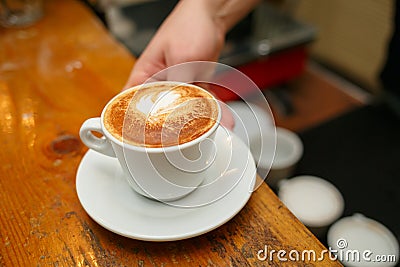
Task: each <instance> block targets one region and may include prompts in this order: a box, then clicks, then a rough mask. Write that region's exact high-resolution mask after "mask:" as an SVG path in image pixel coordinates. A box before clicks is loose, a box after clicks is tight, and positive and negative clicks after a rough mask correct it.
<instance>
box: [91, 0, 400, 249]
mask: <svg viewBox="0 0 400 267" xmlns="http://www.w3.org/2000/svg"><path fill="white" fill-rule="evenodd" d="M85 2H86V3H87V4H88V6H89V7H90V8H92V10H93V11H94V12H96V13H97V14H98V16H99V18H100V19H101V20H102V21H103V22H104V24H105V25H106V27H107V28H108V29H109V30H110V32H111V33H112V34H113V35H114V36H115V38H117V39H118V40H120V41H121V42H122V43H123V44H124V45H125V46H126V47H127V48H128V49H129V50H130V51H131V52H132V54H134V55H135V56H140V54H141V52H142V51H143V49H144V48H145V47H146V45H147V43H148V42H149V40H150V39H151V37H152V36H153V34H154V33H155V31H156V30H157V28H158V27H159V25H160V24H161V23H162V21H163V20H164V19H165V17H166V16H167V15H168V14H169V12H170V11H171V10H172V9H173V7H174V6H175V5H176V3H177V1H176V0H162V1H161V0H159V1H155V0H147V1H143V0H142V1H141V0H135V1H134V0H131V1H129V0H103V1H90V0H87V1H85ZM395 6H396V0H379V1H376V0H352V1H347V0H335V1H327V0H323V1H321V0H269V1H262V2H261V3H260V5H259V6H258V7H257V8H256V9H255V10H254V11H253V12H252V13H251V14H249V15H248V16H247V17H246V18H244V19H243V20H242V21H241V22H240V23H239V24H238V25H236V26H235V28H233V29H232V30H231V31H230V32H229V33H228V35H227V41H226V45H225V48H224V50H223V53H222V55H221V58H220V62H221V63H225V64H228V65H231V66H233V67H235V68H237V69H239V70H240V71H242V72H244V73H245V74H246V75H248V76H249V77H250V78H251V79H252V80H253V81H254V82H255V83H256V84H257V85H258V86H259V87H260V88H261V89H262V90H263V93H264V95H265V96H266V98H267V100H268V102H269V104H270V105H271V109H272V112H273V114H274V119H275V124H276V125H277V126H280V127H283V128H286V129H289V130H291V131H293V132H295V133H297V134H298V135H299V137H300V139H301V141H302V142H303V145H304V154H303V156H302V158H301V159H300V161H299V163H298V165H297V167H296V170H295V172H294V173H293V174H292V175H293V176H295V175H301V174H308V175H315V176H319V177H322V178H323V179H325V180H327V181H329V182H331V183H332V184H333V185H334V186H336V187H337V189H338V190H339V191H340V192H341V194H342V195H343V198H344V200H345V209H344V212H343V216H350V215H353V214H354V213H362V214H364V215H365V216H367V217H369V218H372V219H374V220H376V221H378V222H381V223H383V224H384V225H385V226H386V227H388V229H390V230H391V231H392V232H393V234H394V235H395V237H396V239H397V240H399V237H400V216H399V211H400V164H399V163H400V162H399V158H400V157H399V156H398V154H399V151H400V138H399V136H400V124H399V122H400V121H399V116H398V115H396V114H398V113H396V110H400V106H399V105H400V104H399V103H400V101H398V99H396V97H395V98H394V100H393V98H392V93H390V94H389V95H390V96H388V95H387V94H386V92H387V91H388V90H387V89H388V88H385V86H384V85H383V83H382V80H381V76H380V75H381V72H382V70H383V68H384V65H385V62H386V59H387V57H388V46H389V42H390V40H391V37H392V35H393V31H394V23H393V22H394V16H395ZM149 14H151V15H149ZM205 38H206V37H205ZM399 74H400V72H399ZM398 79H399V78H398ZM396 82H397V84H399V82H398V80H397V81H396ZM395 89H396V88H395ZM397 89H399V90H400V88H397ZM390 90H391V92H393V88H391V89H390ZM399 90H397V91H396V90H394V95H395V96H396V95H397V96H398V91H399ZM249 93H251V92H249ZM218 94H219V96H220V98H221V99H223V100H225V101H236V100H238V99H237V97H236V95H235V94H232V93H230V92H224V91H220V92H218ZM255 102H257V100H255ZM287 178H290V177H287ZM316 201H318V200H316ZM320 239H321V241H322V242H324V243H325V244H326V236H324V235H323V236H320Z"/></svg>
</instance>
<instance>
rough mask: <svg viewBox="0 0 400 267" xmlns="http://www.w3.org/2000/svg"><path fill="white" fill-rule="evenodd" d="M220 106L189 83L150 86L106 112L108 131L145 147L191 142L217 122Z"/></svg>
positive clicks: (123, 96)
mask: <svg viewBox="0 0 400 267" xmlns="http://www.w3.org/2000/svg"><path fill="white" fill-rule="evenodd" d="M218 114H219V106H218V103H217V101H216V100H215V99H214V98H213V97H212V95H211V94H210V93H208V92H207V91H205V90H203V89H201V88H200V87H196V86H193V85H188V84H178V83H175V84H174V83H170V84H169V83H165V84H153V85H152V84H148V85H143V86H142V87H139V88H137V89H131V90H127V91H126V92H123V93H122V94H120V95H119V96H118V97H116V98H115V99H114V100H113V101H112V102H110V103H109V104H108V105H107V107H106V109H105V112H104V116H103V123H104V126H105V128H106V129H107V131H108V132H110V133H111V134H112V135H113V136H114V137H115V138H117V139H118V140H120V141H121V142H122V141H123V142H126V143H128V144H131V145H135V146H141V147H148V148H152V147H168V146H175V145H180V144H184V143H187V142H190V141H192V140H195V139H197V138H198V137H200V136H202V135H203V134H204V133H206V132H207V131H209V130H210V129H211V128H212V127H213V126H214V125H215V123H217V120H218Z"/></svg>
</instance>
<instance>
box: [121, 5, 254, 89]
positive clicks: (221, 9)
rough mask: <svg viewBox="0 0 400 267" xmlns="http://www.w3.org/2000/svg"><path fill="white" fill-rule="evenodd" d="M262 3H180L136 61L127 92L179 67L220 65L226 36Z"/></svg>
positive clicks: (127, 85) (126, 86) (127, 84)
mask: <svg viewBox="0 0 400 267" xmlns="http://www.w3.org/2000/svg"><path fill="white" fill-rule="evenodd" d="M259 1H260V0H247V1H243V0H182V1H180V2H179V3H178V4H177V6H176V7H175V8H174V10H173V11H172V12H171V14H170V15H169V16H168V17H167V18H166V20H165V21H164V22H163V24H162V25H161V26H160V28H159V29H158V31H157V33H156V34H155V36H154V37H153V38H152V40H151V41H150V43H149V44H148V46H147V47H146V49H145V50H144V51H143V53H142V55H141V56H140V57H139V58H138V60H137V61H136V64H135V66H134V68H133V70H132V72H131V74H130V77H129V79H128V81H127V83H126V85H125V88H128V87H131V86H133V85H137V84H140V83H143V82H145V81H146V80H147V79H148V78H150V77H151V76H152V75H153V74H155V73H157V72H159V71H161V70H163V69H165V68H167V67H169V66H173V65H176V64H179V63H184V62H188V61H198V60H199V61H217V60H218V57H219V55H220V52H221V50H222V48H223V46H224V41H225V35H226V33H227V32H228V31H229V30H230V29H231V28H232V27H233V26H234V25H235V24H236V23H237V22H238V21H239V20H240V19H242V18H243V17H244V16H246V15H247V14H248V13H249V12H250V11H251V10H252V9H253V8H254V7H255V6H256V4H257V3H258V2H259Z"/></svg>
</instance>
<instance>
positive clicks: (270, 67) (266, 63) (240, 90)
mask: <svg viewBox="0 0 400 267" xmlns="http://www.w3.org/2000/svg"><path fill="white" fill-rule="evenodd" d="M307 56H308V53H307V47H306V46H305V45H303V46H298V47H294V48H290V49H286V50H283V51H280V52H277V53H275V54H271V55H269V56H267V57H264V58H260V59H259V60H255V61H252V62H249V63H247V64H244V65H240V66H236V67H235V68H236V69H237V70H239V71H241V72H242V73H244V74H245V75H247V76H248V77H249V78H250V79H251V80H252V81H253V82H254V84H255V85H256V86H257V87H256V86H253V87H252V86H250V87H249V86H248V85H249V82H248V80H247V81H245V80H243V79H241V78H240V77H238V75H237V74H235V73H233V72H232V73H230V72H229V73H228V72H227V73H223V74H222V75H219V76H218V77H217V83H218V84H224V85H229V86H226V87H227V88H231V90H230V89H227V88H223V87H221V86H216V85H209V89H210V90H211V91H212V92H213V93H214V94H215V95H217V96H218V97H219V98H220V99H221V100H222V101H232V100H238V99H240V98H241V97H240V96H242V95H246V94H251V92H252V91H253V90H258V89H266V88H268V87H271V86H275V85H278V84H281V83H285V82H288V81H290V80H292V79H293V78H295V77H297V76H298V75H300V74H301V73H302V72H303V71H304V69H305V65H306V60H307ZM238 78H239V79H238Z"/></svg>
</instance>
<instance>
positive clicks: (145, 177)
mask: <svg viewBox="0 0 400 267" xmlns="http://www.w3.org/2000/svg"><path fill="white" fill-rule="evenodd" d="M159 84H168V85H171V86H177V85H182V83H178V82H153V83H147V84H144V85H139V86H136V87H132V88H130V89H128V90H127V91H129V90H137V89H139V90H141V89H143V88H145V87H151V86H154V85H159ZM184 85H185V86H191V87H195V88H197V89H200V90H203V91H205V90H204V89H202V88H200V87H198V86H195V85H191V84H184ZM127 91H123V92H121V93H120V94H125V93H126V92H127ZM120 94H119V95H120ZM208 94H209V93H208ZM119 95H117V96H115V97H114V98H113V99H111V100H110V101H109V102H108V104H107V105H106V106H105V107H104V109H103V111H102V113H101V117H97V118H91V119H88V120H86V121H85V122H84V123H83V124H82V126H81V129H80V137H81V139H82V141H83V143H84V144H85V145H86V146H88V147H89V148H91V149H93V150H95V151H97V152H100V153H102V154H104V155H107V156H111V157H116V158H117V159H118V161H119V163H120V165H121V167H122V169H123V171H124V173H125V176H126V179H127V181H128V183H129V185H130V186H131V187H132V188H133V189H134V190H135V191H136V192H137V193H139V194H141V195H143V196H146V197H149V198H152V199H156V200H159V201H173V200H176V199H179V198H182V197H184V196H186V195H187V194H189V193H191V192H192V191H193V190H195V189H196V188H197V187H198V186H199V185H200V184H201V183H202V182H203V180H204V179H205V178H206V172H205V171H206V170H207V168H208V167H209V166H210V165H211V164H212V163H213V161H214V159H215V157H216V153H217V151H216V145H215V143H214V138H215V134H216V130H217V128H218V126H219V122H220V119H221V109H220V106H219V104H218V101H217V100H216V99H215V98H214V97H213V96H212V95H211V94H209V95H210V97H211V98H213V99H214V100H215V102H216V104H217V107H218V118H217V120H216V121H215V124H214V125H213V126H212V127H211V129H209V130H208V131H207V132H205V133H204V134H203V135H201V136H200V137H198V138H196V139H194V140H191V141H189V142H187V143H183V144H180V145H174V146H167V147H143V146H135V145H132V144H129V143H126V142H121V141H120V140H119V139H117V138H116V137H114V136H113V135H112V134H111V133H110V132H109V131H108V130H107V129H106V127H105V126H104V113H105V110H106V109H107V106H108V105H109V104H110V103H112V102H113V101H114V100H115V99H116V98H118V96H119ZM93 132H98V133H100V134H102V135H103V137H102V138H98V137H96V136H95V135H94V134H93Z"/></svg>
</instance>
